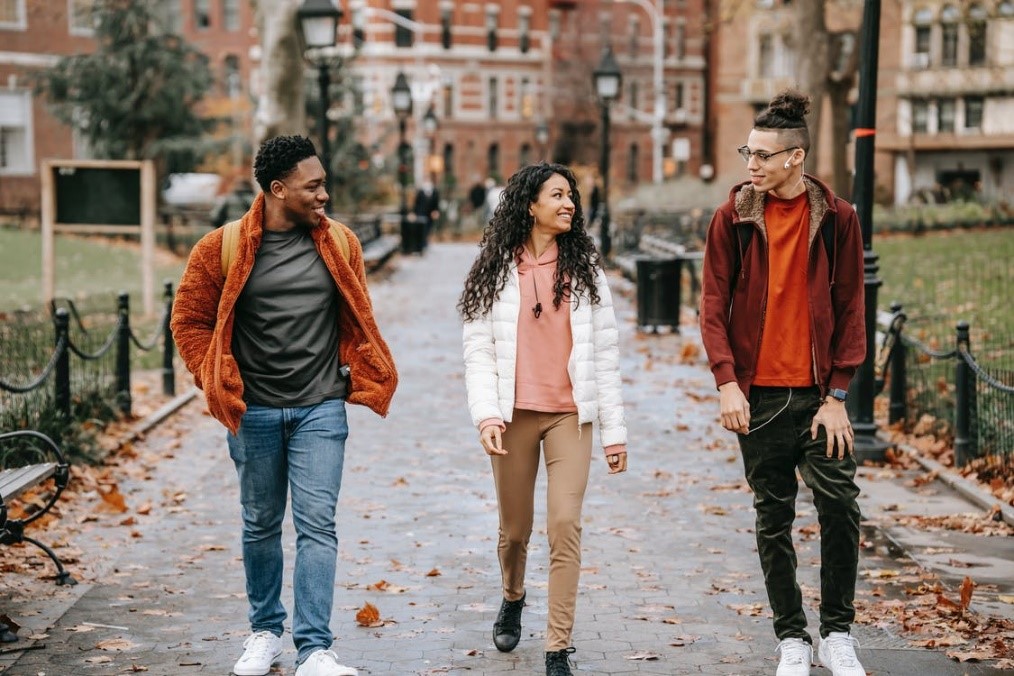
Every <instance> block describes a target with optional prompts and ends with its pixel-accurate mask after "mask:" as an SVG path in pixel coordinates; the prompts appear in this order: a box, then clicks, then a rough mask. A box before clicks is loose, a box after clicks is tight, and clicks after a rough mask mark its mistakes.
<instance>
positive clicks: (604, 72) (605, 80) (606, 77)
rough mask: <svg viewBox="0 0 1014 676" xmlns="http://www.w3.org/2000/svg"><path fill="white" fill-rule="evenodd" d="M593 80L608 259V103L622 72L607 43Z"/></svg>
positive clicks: (617, 89)
mask: <svg viewBox="0 0 1014 676" xmlns="http://www.w3.org/2000/svg"><path fill="white" fill-rule="evenodd" d="M592 75H593V77H594V80H595V91H596V93H597V94H598V96H599V101H600V102H601V105H602V159H601V162H600V163H599V172H600V173H601V174H602V225H601V235H600V239H601V247H602V259H603V260H608V259H609V254H610V252H611V251H612V248H613V242H612V235H611V234H610V233H609V104H611V103H612V102H613V101H615V100H616V99H617V98H618V97H619V95H620V86H621V85H622V82H623V73H621V72H620V66H619V64H618V63H616V58H615V57H614V56H613V48H612V46H610V45H607V46H606V48H605V51H604V52H603V53H602V61H600V62H599V65H598V68H596V69H595V70H594V72H593V73H592Z"/></svg>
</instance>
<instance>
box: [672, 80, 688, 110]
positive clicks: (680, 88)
mask: <svg viewBox="0 0 1014 676" xmlns="http://www.w3.org/2000/svg"><path fill="white" fill-rule="evenodd" d="M685 97H686V87H685V86H684V85H683V83H682V82H677V83H676V87H675V88H674V89H673V97H672V100H673V108H675V109H676V110H679V109H680V108H685V107H686V105H685V104H686V101H685Z"/></svg>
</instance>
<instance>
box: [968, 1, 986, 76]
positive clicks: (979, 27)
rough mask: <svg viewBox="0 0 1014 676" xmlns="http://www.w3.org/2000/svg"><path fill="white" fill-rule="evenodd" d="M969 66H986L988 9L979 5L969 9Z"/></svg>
mask: <svg viewBox="0 0 1014 676" xmlns="http://www.w3.org/2000/svg"><path fill="white" fill-rule="evenodd" d="M968 65H969V66H984V65H986V8H985V7H983V6H982V5H981V4H979V3H976V4H974V5H972V6H971V7H969V8H968Z"/></svg>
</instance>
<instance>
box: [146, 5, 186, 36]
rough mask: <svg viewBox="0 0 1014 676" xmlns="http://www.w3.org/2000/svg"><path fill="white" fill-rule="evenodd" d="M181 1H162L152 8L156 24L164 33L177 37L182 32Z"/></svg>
mask: <svg viewBox="0 0 1014 676" xmlns="http://www.w3.org/2000/svg"><path fill="white" fill-rule="evenodd" d="M181 2H182V0H162V2H159V3H157V4H155V5H154V6H153V12H152V13H153V15H154V16H155V19H156V23H157V24H158V25H159V26H160V27H161V28H162V30H163V31H165V32H166V33H172V34H176V35H179V33H180V32H181V31H182V30H183V13H182V9H181V7H180V3H181Z"/></svg>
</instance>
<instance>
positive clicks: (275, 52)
mask: <svg viewBox="0 0 1014 676" xmlns="http://www.w3.org/2000/svg"><path fill="white" fill-rule="evenodd" d="M298 7H299V0H258V2H257V27H258V30H259V31H260V36H261V65H260V68H261V93H260V98H259V100H258V102H257V111H256V113H255V114H254V138H253V142H254V143H253V147H254V148H257V147H259V146H260V144H261V143H263V142H264V140H266V139H269V138H271V137H272V136H278V135H279V134H305V133H306V103H305V97H304V91H303V55H302V53H301V52H300V44H299V36H298V35H297V33H296V10H297V9H298Z"/></svg>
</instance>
